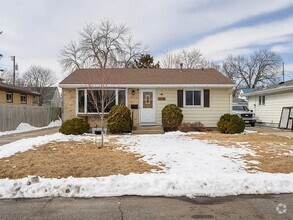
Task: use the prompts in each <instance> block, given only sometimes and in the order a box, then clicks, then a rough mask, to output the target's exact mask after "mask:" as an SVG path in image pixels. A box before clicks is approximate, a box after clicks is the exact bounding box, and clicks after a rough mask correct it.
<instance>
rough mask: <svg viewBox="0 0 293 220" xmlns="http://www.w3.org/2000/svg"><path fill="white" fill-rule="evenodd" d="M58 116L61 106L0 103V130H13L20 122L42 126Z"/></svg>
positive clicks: (59, 115)
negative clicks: (8, 104)
mask: <svg viewBox="0 0 293 220" xmlns="http://www.w3.org/2000/svg"><path fill="white" fill-rule="evenodd" d="M59 117H61V108H56V107H47V106H46V107H43V106H7V105H0V131H9V130H14V129H16V128H17V126H18V125H19V124H20V123H28V124H30V125H32V126H35V127H43V126H47V125H48V124H49V123H50V122H51V121H54V120H57V119H58V118H59Z"/></svg>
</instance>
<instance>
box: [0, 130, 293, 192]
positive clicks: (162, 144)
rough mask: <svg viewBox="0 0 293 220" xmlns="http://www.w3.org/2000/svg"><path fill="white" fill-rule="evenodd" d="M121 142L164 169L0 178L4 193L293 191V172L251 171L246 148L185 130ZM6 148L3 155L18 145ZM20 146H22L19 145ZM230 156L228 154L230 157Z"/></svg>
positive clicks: (56, 136)
mask: <svg viewBox="0 0 293 220" xmlns="http://www.w3.org/2000/svg"><path fill="white" fill-rule="evenodd" d="M70 139H75V140H84V139H87V140H90V139H93V137H87V136H65V135H61V134H54V135H48V136H44V137H43V138H42V137H39V138H30V139H26V140H22V143H18V142H15V144H16V143H17V144H19V145H18V146H22V145H23V146H25V147H24V148H23V149H22V150H23V151H25V150H28V149H30V148H31V146H32V145H33V144H38V143H40V144H43V143H47V142H49V141H50V140H60V141H61V140H62V141H66V140H70ZM119 142H120V143H121V144H123V145H125V148H127V149H128V150H130V151H132V152H136V153H139V154H141V155H144V156H143V158H142V159H143V160H145V161H147V162H148V163H150V164H158V163H163V164H164V165H165V167H166V168H165V170H164V172H156V173H144V174H129V175H113V176H108V177H99V178H73V177H70V178H63V179H49V178H32V177H27V178H23V179H18V180H9V179H2V180H0V198H24V197H26V198H35V197H45V196H46V197H47V196H54V197H55V196H64V197H72V196H74V197H102V196H121V195H141V196H188V197H193V196H226V195H238V194H265V193H293V174H269V173H261V172H256V173H254V174H251V173H247V172H246V171H245V169H244V165H245V164H244V161H242V159H240V155H241V154H245V153H247V150H246V149H245V148H244V147H243V148H242V149H241V148H240V149H239V148H233V147H221V146H218V145H214V144H207V143H204V142H202V141H199V140H194V139H191V138H189V137H187V136H186V135H185V134H183V133H180V132H172V133H166V134H163V135H125V136H119ZM12 146H13V145H10V146H7V145H6V146H4V149H3V147H1V148H0V149H1V152H0V158H1V157H5V156H7V155H12V154H13V152H14V153H15V152H16V149H14V150H11V151H10V148H11V147H12ZM16 148H17V147H16ZM224 156H225V157H224Z"/></svg>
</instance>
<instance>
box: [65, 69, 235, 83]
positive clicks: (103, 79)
mask: <svg viewBox="0 0 293 220" xmlns="http://www.w3.org/2000/svg"><path fill="white" fill-rule="evenodd" d="M101 83H103V84H148V85H151V84H166V85H168V84H216V85H220V84H234V83H233V82H232V81H231V80H230V79H228V78H227V77H226V76H224V75H223V74H221V73H220V72H219V71H217V70H216V69H212V68H209V69H203V70H202V69H183V70H182V71H181V70H180V69H130V68H129V69H127V68H120V69H118V68H115V69H114V68H109V69H78V70H75V71H74V72H73V73H71V74H70V75H69V76H67V77H66V78H65V79H64V80H62V81H61V82H60V86H61V87H62V85H63V84H101Z"/></svg>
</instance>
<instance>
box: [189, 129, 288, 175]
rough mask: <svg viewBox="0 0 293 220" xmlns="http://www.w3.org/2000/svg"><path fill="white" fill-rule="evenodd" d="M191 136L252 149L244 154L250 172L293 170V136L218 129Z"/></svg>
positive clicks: (210, 141)
mask: <svg viewBox="0 0 293 220" xmlns="http://www.w3.org/2000/svg"><path fill="white" fill-rule="evenodd" d="M190 137H192V138H196V139H199V140H206V141H208V143H215V144H218V145H221V146H234V147H245V148H247V149H250V150H252V151H253V152H254V154H246V155H243V158H244V159H245V160H246V162H247V170H248V171H249V172H255V171H261V172H269V173H292V172H293V139H292V138H287V137H280V136H276V135H271V134H270V135H268V134H261V133H253V134H233V135H229V134H221V133H219V132H217V131H213V132H208V133H205V134H199V135H190Z"/></svg>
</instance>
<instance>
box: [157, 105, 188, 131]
mask: <svg viewBox="0 0 293 220" xmlns="http://www.w3.org/2000/svg"><path fill="white" fill-rule="evenodd" d="M182 120H183V114H182V110H181V109H180V108H179V107H178V106H177V105H174V104H170V105H166V106H165V107H164V108H163V110H162V124H163V128H164V130H165V131H177V130H178V127H179V126H180V125H181V123H182Z"/></svg>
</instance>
